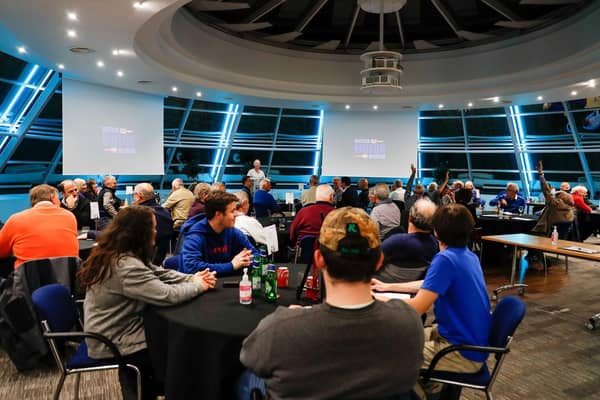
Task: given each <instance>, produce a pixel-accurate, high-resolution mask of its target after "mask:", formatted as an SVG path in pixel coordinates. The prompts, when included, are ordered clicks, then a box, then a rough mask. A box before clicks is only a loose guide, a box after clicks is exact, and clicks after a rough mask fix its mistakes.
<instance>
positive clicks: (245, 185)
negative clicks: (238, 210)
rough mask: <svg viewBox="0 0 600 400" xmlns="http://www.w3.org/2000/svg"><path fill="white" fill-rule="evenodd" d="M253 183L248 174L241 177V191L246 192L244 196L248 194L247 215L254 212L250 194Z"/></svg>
mask: <svg viewBox="0 0 600 400" xmlns="http://www.w3.org/2000/svg"><path fill="white" fill-rule="evenodd" d="M253 185H254V183H253V182H252V178H250V177H249V176H248V175H246V176H244V177H243V178H242V192H244V193H246V196H248V213H247V214H248V215H251V214H252V213H253V212H254V201H253V197H254V196H253V195H252V188H253Z"/></svg>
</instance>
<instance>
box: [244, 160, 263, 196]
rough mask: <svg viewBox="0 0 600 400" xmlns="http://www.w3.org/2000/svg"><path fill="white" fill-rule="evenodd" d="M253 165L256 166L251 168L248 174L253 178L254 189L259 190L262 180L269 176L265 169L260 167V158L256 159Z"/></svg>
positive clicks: (254, 190)
mask: <svg viewBox="0 0 600 400" xmlns="http://www.w3.org/2000/svg"><path fill="white" fill-rule="evenodd" d="M252 165H253V166H254V168H252V169H251V170H249V171H248V173H247V174H246V175H247V176H249V177H250V179H252V184H253V189H252V191H253V192H256V191H257V190H259V189H260V181H262V180H263V179H265V178H266V177H267V176H266V175H265V173H264V172H263V170H262V169H260V160H259V159H256V160H254V163H253V164H252Z"/></svg>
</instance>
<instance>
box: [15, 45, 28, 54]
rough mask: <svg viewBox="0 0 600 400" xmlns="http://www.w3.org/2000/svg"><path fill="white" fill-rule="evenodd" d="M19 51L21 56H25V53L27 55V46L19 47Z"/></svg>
mask: <svg viewBox="0 0 600 400" xmlns="http://www.w3.org/2000/svg"><path fill="white" fill-rule="evenodd" d="M17 51H18V52H19V54H25V53H27V49H26V48H25V46H19V47H17Z"/></svg>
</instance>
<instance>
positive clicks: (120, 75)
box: [117, 70, 125, 78]
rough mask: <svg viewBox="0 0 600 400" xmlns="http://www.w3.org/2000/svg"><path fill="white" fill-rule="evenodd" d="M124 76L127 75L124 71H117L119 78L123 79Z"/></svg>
mask: <svg viewBox="0 0 600 400" xmlns="http://www.w3.org/2000/svg"><path fill="white" fill-rule="evenodd" d="M123 75H125V74H124V73H123V71H121V70H118V71H117V76H118V77H119V78H122V77H123Z"/></svg>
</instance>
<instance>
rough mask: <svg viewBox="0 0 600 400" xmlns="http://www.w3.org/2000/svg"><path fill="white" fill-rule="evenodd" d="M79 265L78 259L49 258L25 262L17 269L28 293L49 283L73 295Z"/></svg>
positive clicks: (79, 260)
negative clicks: (64, 288) (57, 284)
mask: <svg viewBox="0 0 600 400" xmlns="http://www.w3.org/2000/svg"><path fill="white" fill-rule="evenodd" d="M80 264H81V259H80V258H79V257H50V258H39V259H36V260H30V261H26V262H24V263H23V264H21V266H20V267H19V269H21V271H22V272H23V274H24V278H25V280H26V284H27V289H28V291H30V292H33V291H34V290H36V289H37V288H40V287H42V286H45V285H49V284H51V283H60V284H62V285H64V286H66V287H67V288H68V289H69V290H70V291H71V292H73V293H75V291H76V284H77V280H76V277H75V275H76V273H77V270H78V269H79V265H80Z"/></svg>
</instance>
